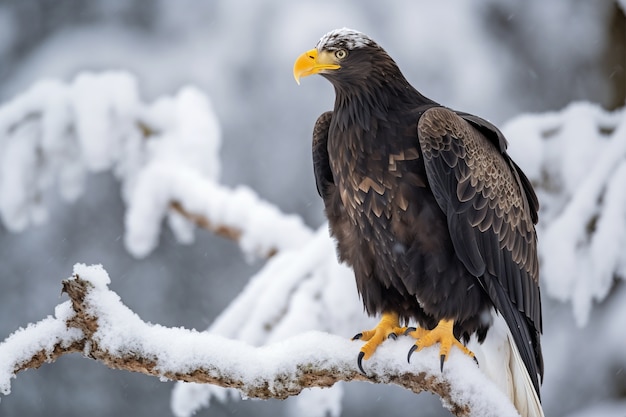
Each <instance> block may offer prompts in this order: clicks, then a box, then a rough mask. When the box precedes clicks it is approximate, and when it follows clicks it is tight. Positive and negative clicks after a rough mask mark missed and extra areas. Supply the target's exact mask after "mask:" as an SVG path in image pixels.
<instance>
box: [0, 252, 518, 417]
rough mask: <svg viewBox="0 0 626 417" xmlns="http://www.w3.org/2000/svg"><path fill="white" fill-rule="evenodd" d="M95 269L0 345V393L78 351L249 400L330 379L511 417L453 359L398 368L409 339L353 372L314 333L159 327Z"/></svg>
mask: <svg viewBox="0 0 626 417" xmlns="http://www.w3.org/2000/svg"><path fill="white" fill-rule="evenodd" d="M108 284H109V277H108V274H107V273H106V271H105V270H104V269H103V268H102V267H100V266H85V265H80V264H79V265H76V266H75V268H74V275H73V277H71V278H69V279H67V280H65V281H64V282H63V291H64V292H65V293H67V294H68V296H69V297H70V300H69V301H67V302H65V303H63V304H61V305H59V306H57V309H56V314H55V317H54V318H53V317H48V318H46V319H44V320H42V321H40V322H38V323H36V324H33V325H30V326H28V327H27V328H26V329H20V330H19V331H17V332H15V333H14V334H12V335H11V336H9V337H8V338H7V339H6V340H5V341H4V342H3V343H2V344H0V392H2V393H4V394H7V393H8V392H9V391H10V378H12V377H15V375H16V374H17V373H18V372H20V371H23V370H25V369H28V368H36V367H39V366H41V365H42V364H43V363H44V362H52V361H54V360H56V359H57V358H58V357H60V356H62V355H64V354H67V353H76V352H80V353H82V354H83V355H84V356H85V357H89V358H92V359H95V360H97V361H99V362H102V363H103V364H105V365H107V366H108V367H111V368H115V369H124V370H128V371H133V372H141V373H144V374H148V375H153V376H157V377H159V378H165V379H171V380H180V381H187V382H197V383H209V384H215V385H219V386H222V387H229V388H236V389H238V390H239V391H241V392H242V393H243V394H244V395H246V396H248V397H254V398H264V399H266V398H279V399H284V398H287V397H289V396H292V395H296V394H298V393H300V392H301V391H302V390H304V389H306V388H311V387H329V386H332V385H334V384H335V383H337V382H339V381H369V382H373V383H393V384H396V385H399V386H402V387H404V388H406V389H409V390H411V391H413V392H416V393H419V392H422V391H430V392H433V393H435V394H437V395H439V396H440V397H441V398H442V401H443V403H444V405H446V407H448V408H449V409H450V410H451V411H452V413H454V414H455V415H457V416H483V417H484V416H515V415H517V414H516V412H515V410H514V409H513V408H512V406H511V404H510V403H509V402H508V400H507V399H506V397H504V395H503V394H502V393H500V391H499V390H498V389H497V388H496V387H495V386H493V385H492V383H491V382H490V381H488V380H487V379H486V377H485V376H484V375H483V374H482V373H481V372H480V371H479V370H478V368H477V367H476V366H475V365H474V363H473V362H472V361H471V360H470V359H469V358H467V357H465V356H464V355H462V354H460V353H459V354H452V355H451V357H450V360H449V362H448V363H447V364H446V369H445V371H444V372H443V373H442V372H440V371H439V369H438V363H439V362H438V359H437V351H436V350H435V349H427V350H424V351H423V352H421V353H420V355H416V356H414V358H413V361H412V363H411V364H407V363H406V351H407V350H408V348H409V346H410V344H411V343H412V341H411V340H410V339H409V338H406V339H405V340H398V341H395V342H391V343H387V344H385V345H384V346H383V347H381V348H380V349H379V351H378V352H377V354H376V355H375V357H374V358H372V359H371V360H369V361H368V362H367V364H366V366H367V371H368V375H367V376H366V375H363V374H361V373H360V372H359V371H358V369H357V367H356V360H355V358H356V356H357V353H358V349H359V346H360V344H359V343H358V342H350V341H349V340H348V339H347V338H343V337H339V336H334V335H331V334H328V333H322V332H307V333H303V334H301V335H299V336H296V337H293V338H290V339H287V340H284V341H282V342H278V343H273V344H270V345H267V346H264V347H253V346H250V345H248V344H246V343H244V342H241V341H236V340H231V339H227V338H224V337H222V336H219V335H216V334H211V333H206V332H197V331H195V330H187V329H184V328H166V327H163V326H160V325H154V324H149V323H146V322H144V321H142V320H141V319H140V318H139V317H138V316H137V315H136V314H135V313H134V312H132V311H131V310H130V309H129V308H128V307H126V306H125V305H124V304H123V303H122V302H121V300H120V298H119V296H118V295H117V294H116V293H114V292H112V291H111V290H109V289H108Z"/></svg>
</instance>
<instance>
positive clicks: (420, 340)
mask: <svg viewBox="0 0 626 417" xmlns="http://www.w3.org/2000/svg"><path fill="white" fill-rule="evenodd" d="M453 329H454V321H453V320H441V321H440V322H439V323H438V324H437V326H435V328H434V329H432V330H426V329H423V328H417V329H415V330H409V331H407V333H406V334H408V335H410V336H412V337H414V338H415V339H417V340H416V342H415V344H414V345H413V346H412V347H411V349H410V350H409V354H408V356H407V360H409V361H410V360H411V355H412V354H413V352H415V351H418V352H419V351H420V350H422V349H424V348H425V347H429V346H432V345H434V344H436V343H440V344H441V347H440V348H439V357H440V360H441V370H442V371H443V363H444V362H445V361H446V360H447V359H448V354H449V353H450V349H452V346H456V347H458V348H459V349H461V351H462V352H463V353H465V354H466V355H468V356H470V357H471V358H472V359H474V361H476V356H474V352H472V351H471V350H469V349H468V348H467V347H465V345H463V344H462V343H461V342H459V341H458V340H457V338H456V337H454V333H453Z"/></svg>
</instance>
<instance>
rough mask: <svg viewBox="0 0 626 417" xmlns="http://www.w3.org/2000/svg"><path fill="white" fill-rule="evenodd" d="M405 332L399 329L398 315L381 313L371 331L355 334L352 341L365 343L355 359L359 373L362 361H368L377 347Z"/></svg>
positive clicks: (404, 328) (361, 368)
mask: <svg viewBox="0 0 626 417" xmlns="http://www.w3.org/2000/svg"><path fill="white" fill-rule="evenodd" d="M405 332H406V327H400V322H399V320H398V315H397V314H396V313H383V317H382V318H381V319H380V322H379V323H378V324H377V325H376V327H374V328H373V329H371V330H364V331H363V332H361V333H358V334H356V335H355V336H354V337H353V338H352V340H364V341H366V342H367V343H366V344H364V345H363V347H362V348H361V351H360V352H359V356H358V358H357V365H358V366H359V369H360V370H361V372H363V373H365V371H364V370H363V359H366V360H367V359H369V358H370V357H371V356H372V355H373V354H374V352H375V351H376V349H377V348H378V346H380V345H381V344H382V343H383V342H384V341H385V340H386V339H388V338H391V339H395V338H396V337H397V336H399V335H403V334H404V333H405Z"/></svg>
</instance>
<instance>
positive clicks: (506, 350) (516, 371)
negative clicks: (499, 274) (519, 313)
mask: <svg viewBox="0 0 626 417" xmlns="http://www.w3.org/2000/svg"><path fill="white" fill-rule="evenodd" d="M492 316H493V324H492V326H491V328H490V329H489V332H488V333H487V338H486V339H485V341H484V342H483V343H482V344H479V343H477V342H476V340H475V338H472V340H471V341H470V344H469V345H468V347H469V348H470V349H471V350H472V351H473V352H474V354H475V355H476V358H477V359H478V363H479V367H480V369H481V370H482V371H483V372H484V373H485V374H486V375H487V376H488V377H489V379H491V380H492V381H493V382H494V383H495V384H496V385H497V386H498V387H499V388H500V389H501V390H502V391H503V392H504V393H505V394H506V395H507V396H508V397H509V398H510V399H511V402H512V403H513V405H515V408H516V409H517V411H518V412H519V414H520V415H521V416H522V417H544V414H543V409H542V407H541V402H540V401H539V397H538V396H537V393H536V392H535V389H534V387H533V383H532V381H531V379H530V376H529V375H528V372H527V371H526V367H525V366H524V362H523V361H522V357H521V356H520V353H519V351H518V350H517V347H516V346H515V342H514V340H513V336H512V335H511V331H510V330H509V328H508V326H507V325H506V322H505V321H504V319H503V318H502V316H500V315H499V314H495V313H492Z"/></svg>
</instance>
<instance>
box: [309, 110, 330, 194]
mask: <svg viewBox="0 0 626 417" xmlns="http://www.w3.org/2000/svg"><path fill="white" fill-rule="evenodd" d="M332 116H333V112H332V111H327V112H325V113H322V115H321V116H320V117H318V118H317V121H316V122H315V127H314V128H313V172H314V174H315V185H316V187H317V192H318V193H319V195H320V197H322V198H324V197H325V196H326V194H327V191H328V186H329V185H330V184H334V181H333V173H332V171H331V170H330V162H329V158H328V129H329V127H330V120H331V119H332Z"/></svg>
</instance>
